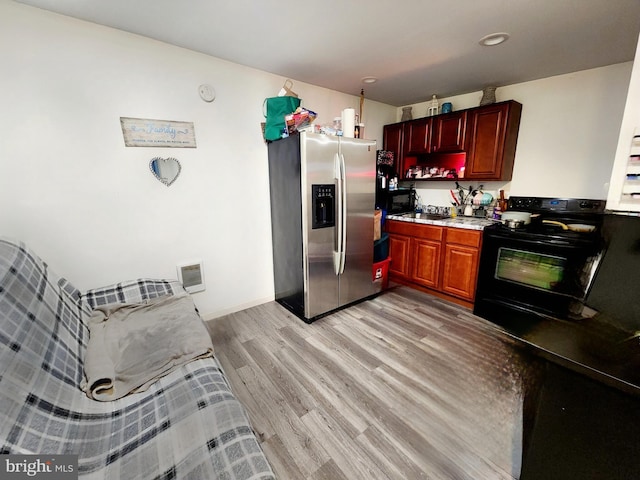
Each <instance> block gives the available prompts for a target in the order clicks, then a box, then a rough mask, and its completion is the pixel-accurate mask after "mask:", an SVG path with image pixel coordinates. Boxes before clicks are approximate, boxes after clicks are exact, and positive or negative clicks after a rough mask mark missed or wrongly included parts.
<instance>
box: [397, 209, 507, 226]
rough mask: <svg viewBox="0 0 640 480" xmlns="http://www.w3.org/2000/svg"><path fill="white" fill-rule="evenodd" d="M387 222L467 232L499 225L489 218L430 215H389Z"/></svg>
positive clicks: (496, 221)
mask: <svg viewBox="0 0 640 480" xmlns="http://www.w3.org/2000/svg"><path fill="white" fill-rule="evenodd" d="M386 218H387V220H396V221H399V222H409V223H419V224H423V225H438V226H441V227H454V228H465V229H467V230H484V228H485V227H488V226H489V225H493V224H495V223H499V221H498V220H491V219H488V218H480V217H465V216H461V215H459V216H457V217H453V218H451V217H445V218H433V216H430V215H429V214H426V213H423V214H411V213H405V214H399V215H387V217H386Z"/></svg>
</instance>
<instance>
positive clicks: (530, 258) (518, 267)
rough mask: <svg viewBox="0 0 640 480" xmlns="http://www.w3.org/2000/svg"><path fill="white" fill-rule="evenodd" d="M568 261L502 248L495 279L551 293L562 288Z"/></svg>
mask: <svg viewBox="0 0 640 480" xmlns="http://www.w3.org/2000/svg"><path fill="white" fill-rule="evenodd" d="M566 265H567V259H566V258H562V257H556V256H552V255H545V254H542V253H535V252H527V251H524V250H516V249H512V248H505V247H500V248H499V249H498V261H497V263H496V271H495V278H496V279H498V280H505V281H508V282H513V283H517V284H520V285H526V286H529V287H533V288H538V289H540V290H545V291H549V292H553V291H557V290H558V289H560V288H561V285H562V280H563V276H564V272H565V269H566Z"/></svg>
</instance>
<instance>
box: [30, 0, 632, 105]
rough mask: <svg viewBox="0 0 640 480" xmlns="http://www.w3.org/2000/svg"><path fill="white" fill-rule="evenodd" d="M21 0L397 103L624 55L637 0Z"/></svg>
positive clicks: (628, 50)
mask: <svg viewBox="0 0 640 480" xmlns="http://www.w3.org/2000/svg"><path fill="white" fill-rule="evenodd" d="M19 1H20V3H24V4H28V5H33V6H36V7H40V8H43V9H46V10H51V11H53V12H58V13H61V14H64V15H69V16H72V17H77V18H80V19H83V20H88V21H91V22H95V23H98V24H102V25H107V26H111V27H114V28H118V29H120V30H125V31H127V32H132V33H137V34H140V35H144V36H146V37H151V38H154V39H157V40H161V41H163V42H167V43H170V44H173V45H178V46H181V47H185V48H189V49H191V50H195V51H198V52H203V53H206V54H209V55H213V56H215V57H218V58H222V59H226V60H230V61H232V62H235V63H239V64H243V65H248V66H251V67H255V68H257V69H260V70H264V71H267V72H272V73H275V74H278V75H281V76H283V77H286V78H292V79H295V80H299V81H304V82H307V83H311V84H313V85H318V86H322V87H326V88H330V89H333V90H338V91H340V92H345V93H350V94H353V95H358V94H359V93H360V89H361V88H364V89H365V96H366V97H367V98H370V99H373V100H378V101H380V102H383V103H388V104H391V105H396V106H401V105H408V104H412V103H418V102H422V101H425V100H427V99H429V98H431V95H433V94H436V95H437V96H438V97H446V96H452V95H459V94H463V93H469V92H474V91H478V90H481V89H482V88H484V87H485V86H489V85H495V86H504V85H510V84H514V83H520V82H524V81H529V80H535V79H538V78H544V77H549V76H553V75H559V74H564V73H569V72H574V71H579V70H586V69H589V68H595V67H600V66H605V65H611V64H615V63H620V62H626V61H630V60H633V58H634V53H635V48H636V45H637V42H638V33H639V32H640V0H395V1H392V0H316V1H308V0H307V1H301V2H287V1H282V0H279V1H276V0H108V1H105V0H19ZM493 32H507V33H509V34H510V35H511V38H510V39H509V41H508V42H506V43H504V44H502V45H499V46H495V47H481V46H480V45H479V44H478V40H479V39H480V38H481V37H483V36H484V35H486V34H489V33H493ZM365 76H375V77H377V78H378V79H379V80H378V82H377V83H375V84H373V85H362V82H361V80H362V78H363V77H365ZM294 87H295V85H294ZM294 90H295V88H294Z"/></svg>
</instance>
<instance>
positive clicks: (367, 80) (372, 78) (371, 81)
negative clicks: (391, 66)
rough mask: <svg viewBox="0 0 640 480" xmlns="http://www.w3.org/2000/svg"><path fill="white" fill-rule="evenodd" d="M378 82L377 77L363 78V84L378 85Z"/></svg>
mask: <svg viewBox="0 0 640 480" xmlns="http://www.w3.org/2000/svg"><path fill="white" fill-rule="evenodd" d="M377 81H378V79H377V78H376V77H363V78H362V83H366V84H372V83H376V82H377Z"/></svg>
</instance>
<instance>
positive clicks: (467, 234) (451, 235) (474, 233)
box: [447, 228, 482, 248]
mask: <svg viewBox="0 0 640 480" xmlns="http://www.w3.org/2000/svg"><path fill="white" fill-rule="evenodd" d="M481 239H482V232H481V231H478V230H466V229H464V228H447V243H455V244H456V245H464V246H466V247H475V248H479V247H480V240H481Z"/></svg>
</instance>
